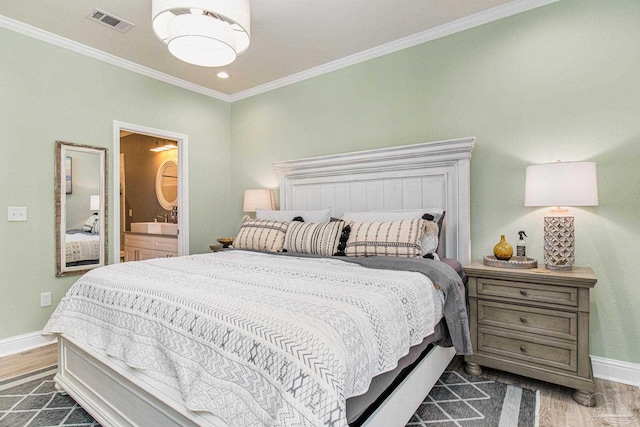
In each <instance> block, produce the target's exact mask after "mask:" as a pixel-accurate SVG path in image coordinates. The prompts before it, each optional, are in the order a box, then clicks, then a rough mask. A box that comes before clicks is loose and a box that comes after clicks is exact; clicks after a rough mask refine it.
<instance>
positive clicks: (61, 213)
mask: <svg viewBox="0 0 640 427" xmlns="http://www.w3.org/2000/svg"><path fill="white" fill-rule="evenodd" d="M55 171H56V174H55V175H56V182H55V201H56V276H67V275H71V274H81V273H84V272H86V271H88V270H90V269H92V268H96V267H100V266H103V265H106V264H107V244H108V243H107V234H106V233H107V208H108V205H107V149H106V148H101V147H92V146H89V145H82V144H73V143H70V142H62V141H56V165H55Z"/></svg>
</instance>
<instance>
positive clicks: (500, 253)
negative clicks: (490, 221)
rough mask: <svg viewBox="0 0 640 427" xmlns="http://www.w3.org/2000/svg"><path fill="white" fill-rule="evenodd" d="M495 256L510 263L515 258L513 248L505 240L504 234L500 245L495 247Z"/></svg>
mask: <svg viewBox="0 0 640 427" xmlns="http://www.w3.org/2000/svg"><path fill="white" fill-rule="evenodd" d="M493 254H494V255H495V257H496V258H497V259H499V260H500V261H509V260H510V259H511V257H512V256H513V246H511V245H510V244H509V243H508V242H507V241H506V240H505V239H504V234H503V235H501V236H500V241H499V242H498V244H497V245H495V246H494V247H493Z"/></svg>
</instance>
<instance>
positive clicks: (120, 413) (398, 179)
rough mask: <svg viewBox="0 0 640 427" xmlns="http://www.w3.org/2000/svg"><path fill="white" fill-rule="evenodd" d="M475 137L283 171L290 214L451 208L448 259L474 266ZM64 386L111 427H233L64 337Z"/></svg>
mask: <svg viewBox="0 0 640 427" xmlns="http://www.w3.org/2000/svg"><path fill="white" fill-rule="evenodd" d="M474 144H475V138H462V139H455V140H448V141H438V142H431V143H424V144H415V145H406V146H400V147H392V148H384V149H378V150H369V151H361V152H356V153H348V154H338V155H332V156H323V157H314V158H309V159H302V160H293V161H286V162H278V163H275V164H274V166H275V168H276V171H277V172H278V175H279V176H280V206H281V209H301V210H306V209H322V208H327V207H330V208H331V209H332V214H333V216H336V217H339V216H340V215H341V214H342V213H344V212H346V211H371V210H395V209H415V208H441V209H444V210H446V216H445V226H444V230H443V233H444V236H445V238H444V239H443V240H442V243H441V249H442V250H441V255H444V256H446V257H449V258H456V259H458V260H459V261H460V262H461V263H462V264H463V265H464V264H466V263H468V262H469V260H470V246H471V242H470V159H471V153H472V151H473V147H474ZM454 355H455V351H454V350H453V349H452V348H445V347H438V346H435V347H434V348H433V349H432V350H431V351H430V352H429V353H428V355H427V356H426V357H425V358H424V359H423V360H422V361H421V362H420V363H419V364H418V365H417V366H416V368H415V369H414V370H413V371H412V372H411V373H410V374H409V375H408V376H407V377H406V378H405V379H404V381H403V382H402V383H401V385H400V386H398V387H397V388H396V389H395V390H394V392H393V393H391V394H390V395H389V397H388V398H387V399H386V400H385V401H384V402H383V403H382V404H381V405H380V406H379V407H378V408H377V410H376V411H375V412H374V413H373V414H372V415H371V416H370V417H369V418H368V419H367V420H366V421H365V422H364V424H363V426H365V427H393V426H404V425H406V423H407V422H408V421H409V419H410V417H411V416H412V415H413V413H414V412H415V411H416V409H417V408H418V407H419V405H420V402H422V400H423V399H424V397H425V396H426V395H427V394H428V392H429V390H431V388H432V387H433V385H434V384H435V383H436V381H437V380H438V378H439V377H440V375H441V374H442V372H443V371H444V370H445V368H446V366H447V365H448V364H449V362H450V361H451V359H452V358H453V356H454ZM55 380H56V386H57V387H58V388H60V389H62V390H64V391H66V392H67V393H69V395H70V396H71V397H73V398H74V399H75V400H76V401H77V402H78V403H79V404H80V405H81V406H82V407H83V408H84V409H85V410H86V411H87V412H89V413H90V414H91V415H92V416H93V417H94V418H95V419H96V420H98V421H99V422H100V423H101V424H102V425H103V426H105V427H110V426H113V427H124V426H143V427H144V426H150V425H157V426H163V427H165V426H174V425H175V426H208V427H223V426H226V424H225V423H224V421H222V420H221V419H220V418H218V417H216V416H215V415H213V414H210V413H201V412H193V411H190V410H188V409H186V408H185V407H184V404H183V403H182V398H181V396H180V393H179V391H177V390H174V389H172V388H170V387H167V386H166V385H163V384H161V383H159V382H157V381H155V380H153V379H151V378H149V377H147V376H146V375H144V374H143V373H141V372H140V371H137V370H134V369H131V368H129V367H128V366H126V365H125V364H124V363H123V362H120V361H117V360H115V359H113V358H110V357H108V356H106V355H105V354H104V352H102V351H99V350H96V349H93V348H89V347H87V346H85V345H83V344H81V343H79V342H77V341H75V340H74V339H73V338H71V337H67V336H64V335H61V336H59V337H58V373H57V375H56V377H55Z"/></svg>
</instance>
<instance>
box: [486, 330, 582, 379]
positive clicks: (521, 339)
mask: <svg viewBox="0 0 640 427" xmlns="http://www.w3.org/2000/svg"><path fill="white" fill-rule="evenodd" d="M483 353H484V354H494V355H498V356H501V357H503V358H509V359H512V360H518V361H520V362H529V363H532V364H535V365H538V366H548V367H550V368H556V369H562V370H565V371H571V372H576V371H577V357H578V356H577V349H576V344H575V343H573V342H564V341H554V340H550V339H544V338H542V337H538V336H533V335H531V334H525V333H521V334H518V333H513V332H508V331H499V330H496V329H491V328H485V327H478V348H477V354H479V355H482V354H483Z"/></svg>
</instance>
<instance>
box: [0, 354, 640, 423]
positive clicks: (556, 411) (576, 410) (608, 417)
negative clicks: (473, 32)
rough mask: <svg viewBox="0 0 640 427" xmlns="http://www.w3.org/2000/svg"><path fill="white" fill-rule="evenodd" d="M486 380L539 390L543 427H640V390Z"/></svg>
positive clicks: (499, 376) (459, 367) (25, 367)
mask: <svg viewBox="0 0 640 427" xmlns="http://www.w3.org/2000/svg"><path fill="white" fill-rule="evenodd" d="M56 364H57V352H56V347H55V345H48V346H44V347H40V348H37V349H34V350H29V351H26V352H24V353H20V354H16V355H11V356H6V357H3V358H0V382H1V381H4V380H8V379H10V378H14V377H18V376H20V375H24V374H25V373H29V372H33V371H37V370H39V369H42V368H46V367H49V366H52V365H56ZM449 369H451V370H456V371H460V372H461V371H463V370H464V361H463V359H462V358H461V357H456V358H455V359H454V360H453V361H452V362H451V364H450V365H449ZM482 376H483V377H485V378H487V379H492V380H496V381H501V382H505V383H508V384H513V385H517V386H519V387H524V388H530V389H534V390H540V427H558V426H562V427H583V426H606V425H615V426H640V388H638V387H634V386H630V385H626V384H621V383H615V382H612V381H605V380H601V379H596V393H597V394H596V399H597V405H596V407H594V408H587V407H585V406H582V405H579V404H578V403H576V402H575V401H574V400H573V398H572V394H573V390H572V389H569V388H566V387H561V386H556V385H554V384H549V383H546V382H542V381H536V380H532V379H528V378H524V377H520V376H518V375H512V374H509V373H506V372H501V371H497V370H492V369H483V374H482Z"/></svg>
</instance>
